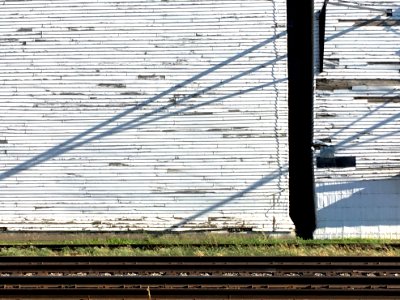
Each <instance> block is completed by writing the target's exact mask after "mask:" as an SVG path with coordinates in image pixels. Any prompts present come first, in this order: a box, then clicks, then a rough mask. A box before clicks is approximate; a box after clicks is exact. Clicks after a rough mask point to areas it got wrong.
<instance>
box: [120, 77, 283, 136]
mask: <svg viewBox="0 0 400 300" xmlns="http://www.w3.org/2000/svg"><path fill="white" fill-rule="evenodd" d="M286 80H287V78H282V79H279V80H276V81H272V82H268V83H264V84H261V85H258V86H255V87H251V88H248V89H245V90H241V91H237V92H234V93H232V94H229V95H225V96H222V97H219V98H216V99H211V100H208V101H205V102H202V103H198V104H194V105H192V106H189V107H185V108H183V109H181V110H178V111H175V112H170V113H169V114H167V115H163V116H159V117H156V118H153V119H151V120H147V121H143V122H141V123H139V124H136V125H133V126H131V127H128V128H123V129H122V130H128V129H133V128H136V127H138V126H142V125H146V124H149V123H152V122H156V121H159V120H162V119H165V118H168V117H171V116H174V115H179V114H182V113H185V112H187V111H189V110H193V109H196V108H199V107H202V106H206V105H209V104H213V103H216V102H221V101H223V100H226V99H229V98H233V97H236V96H239V95H243V94H246V93H250V92H254V91H256V90H260V89H263V88H266V87H268V86H271V85H276V84H278V83H282V82H285V81H286ZM122 130H121V131H122Z"/></svg>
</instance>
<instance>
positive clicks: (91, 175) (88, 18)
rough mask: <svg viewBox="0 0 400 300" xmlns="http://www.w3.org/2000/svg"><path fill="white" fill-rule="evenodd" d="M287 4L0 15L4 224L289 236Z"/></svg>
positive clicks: (142, 2) (128, 0)
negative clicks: (238, 230)
mask: <svg viewBox="0 0 400 300" xmlns="http://www.w3.org/2000/svg"><path fill="white" fill-rule="evenodd" d="M285 5H286V3H285V1H283V0H279V1H265V0H201V1H198V0H151V1H149V0H26V1H12V0H7V1H3V3H1V6H0V87H1V88H0V103H1V105H0V116H1V120H0V169H1V173H0V198H1V203H0V209H1V215H0V226H2V227H5V228H7V229H8V230H80V229H84V230H167V229H173V230H184V229H228V228H247V229H253V230H263V231H275V232H289V231H291V230H292V227H293V224H292V222H291V221H290V218H289V216H288V207H289V203H288V174H287V160H288V153H287V74H286V6H285Z"/></svg>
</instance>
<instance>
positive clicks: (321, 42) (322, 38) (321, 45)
mask: <svg viewBox="0 0 400 300" xmlns="http://www.w3.org/2000/svg"><path fill="white" fill-rule="evenodd" d="M328 2H329V0H325V1H324V5H323V6H322V9H321V11H320V12H319V20H318V23H319V24H318V28H319V71H320V72H322V71H323V70H324V51H325V23H326V7H327V6H328Z"/></svg>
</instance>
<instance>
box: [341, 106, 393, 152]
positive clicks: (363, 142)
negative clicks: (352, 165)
mask: <svg viewBox="0 0 400 300" xmlns="http://www.w3.org/2000/svg"><path fill="white" fill-rule="evenodd" d="M393 117H394V118H400V114H397V115H395V116H393ZM384 124H386V123H384ZM384 124H381V125H379V126H376V127H375V128H374V129H376V128H378V127H380V126H382V125H384ZM368 130H372V129H371V128H368V129H366V130H365V131H368ZM398 133H400V130H395V131H392V132H388V133H386V134H382V135H379V136H377V137H373V138H370V139H367V140H365V141H361V142H358V143H357V144H354V145H349V146H346V147H345V149H350V148H354V147H357V146H359V145H362V144H367V143H371V142H373V141H377V140H379V139H382V138H385V137H390V136H393V135H396V134H398ZM360 135H361V134H359V136H360Z"/></svg>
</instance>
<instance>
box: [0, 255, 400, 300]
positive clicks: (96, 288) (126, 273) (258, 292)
mask: <svg viewBox="0 0 400 300" xmlns="http://www.w3.org/2000/svg"><path fill="white" fill-rule="evenodd" d="M0 295H1V296H0V299H332V298H335V299H400V257H254V256H253V257H150V256H146V257H0Z"/></svg>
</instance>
